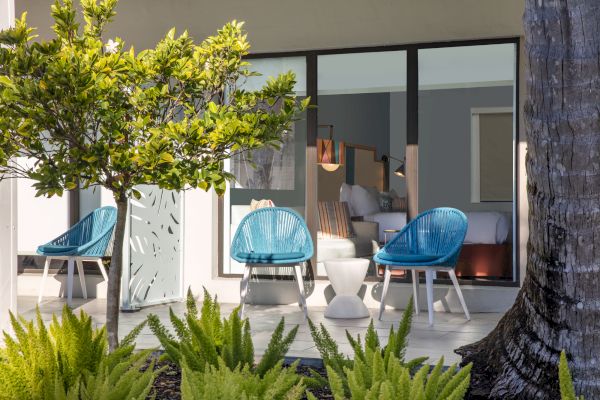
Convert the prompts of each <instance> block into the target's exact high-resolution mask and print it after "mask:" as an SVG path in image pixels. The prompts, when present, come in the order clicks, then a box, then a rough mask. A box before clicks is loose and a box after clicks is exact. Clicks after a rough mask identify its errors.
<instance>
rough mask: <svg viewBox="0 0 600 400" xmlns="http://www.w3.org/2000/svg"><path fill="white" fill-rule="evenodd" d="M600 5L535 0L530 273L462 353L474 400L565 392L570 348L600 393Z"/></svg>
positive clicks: (575, 370)
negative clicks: (561, 364) (493, 323)
mask: <svg viewBox="0 0 600 400" xmlns="http://www.w3.org/2000/svg"><path fill="white" fill-rule="evenodd" d="M598 4H599V3H598V0H570V1H567V0H526V7H525V17H524V23H525V35H526V53H527V59H528V62H529V68H528V73H527V89H528V99H527V102H526V104H525V120H526V130H527V145H528V154H527V175H528V177H527V180H528V186H527V189H528V197H529V242H528V246H527V272H526V275H525V280H524V282H523V287H522V288H521V291H520V292H519V295H518V297H517V300H516V302H515V304H514V305H513V307H512V308H511V309H510V310H509V311H508V313H506V315H505V316H504V317H503V318H502V320H501V321H500V322H499V323H498V326H497V327H496V328H495V330H494V331H493V332H492V333H490V334H489V336H487V337H486V338H485V339H483V340H481V341H479V342H477V343H474V344H471V345H467V346H464V347H461V348H460V349H458V350H457V351H456V352H457V353H458V354H460V355H462V356H463V364H465V363H468V362H471V361H472V362H473V363H474V368H473V375H472V377H473V379H472V386H471V392H470V393H471V395H472V397H473V398H488V397H489V398H492V399H517V398H518V399H558V398H559V386H558V372H557V365H558V361H559V353H560V351H561V350H562V349H565V350H566V352H567V355H568V358H569V361H570V367H571V370H572V374H573V377H574V383H575V389H576V391H577V392H578V393H580V394H583V395H585V397H586V398H587V399H600V385H598V379H599V378H598V377H600V359H599V357H600V275H599V271H600V115H599V110H600V75H599V73H600V51H599V49H600V8H599V5H598Z"/></svg>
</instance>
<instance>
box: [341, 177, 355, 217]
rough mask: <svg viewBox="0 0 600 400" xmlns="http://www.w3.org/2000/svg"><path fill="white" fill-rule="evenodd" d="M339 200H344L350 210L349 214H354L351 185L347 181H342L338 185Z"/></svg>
mask: <svg viewBox="0 0 600 400" xmlns="http://www.w3.org/2000/svg"><path fill="white" fill-rule="evenodd" d="M340 201H345V202H346V203H348V209H349V211H350V216H352V217H353V216H354V215H355V214H354V210H353V209H352V186H351V185H348V184H347V183H345V182H344V183H342V186H341V187H340Z"/></svg>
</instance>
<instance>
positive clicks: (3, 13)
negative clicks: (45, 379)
mask: <svg viewBox="0 0 600 400" xmlns="http://www.w3.org/2000/svg"><path fill="white" fill-rule="evenodd" d="M13 22H14V4H13V0H0V30H2V29H6V28H8V27H10V26H11V25H12V24H13ZM16 192H17V189H16V184H15V181H14V180H10V179H9V180H4V181H0V329H6V328H7V327H8V321H9V319H8V310H12V311H16V307H17V198H16Z"/></svg>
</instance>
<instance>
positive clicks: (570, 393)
mask: <svg viewBox="0 0 600 400" xmlns="http://www.w3.org/2000/svg"><path fill="white" fill-rule="evenodd" d="M558 380H559V383H560V398H561V399H562V400H583V396H577V395H576V394H575V388H574V387H573V378H572V377H571V371H569V363H568V362H567V355H566V353H565V351H564V350H563V351H562V352H561V353H560V362H559V364H558Z"/></svg>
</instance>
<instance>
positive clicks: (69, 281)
mask: <svg viewBox="0 0 600 400" xmlns="http://www.w3.org/2000/svg"><path fill="white" fill-rule="evenodd" d="M74 264H75V259H74V258H73V257H69V259H68V260H67V305H68V306H69V307H71V304H72V301H73V273H74V269H75V265H74Z"/></svg>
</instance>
